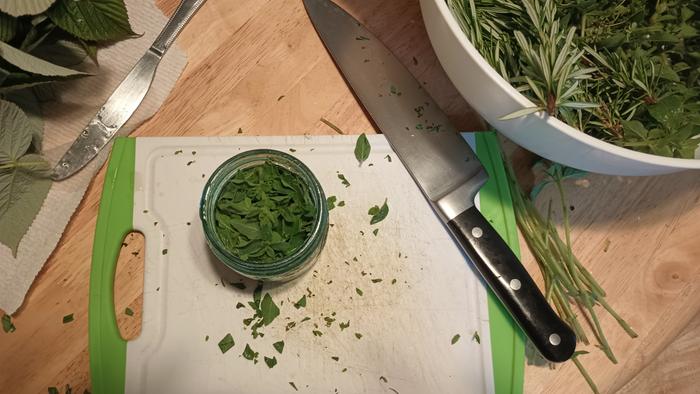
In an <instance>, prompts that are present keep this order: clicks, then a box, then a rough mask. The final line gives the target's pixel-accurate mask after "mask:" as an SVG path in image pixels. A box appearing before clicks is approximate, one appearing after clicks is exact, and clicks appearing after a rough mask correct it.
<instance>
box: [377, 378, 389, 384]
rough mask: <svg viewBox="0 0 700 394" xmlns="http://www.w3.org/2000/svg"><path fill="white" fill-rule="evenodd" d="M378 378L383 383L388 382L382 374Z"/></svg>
mask: <svg viewBox="0 0 700 394" xmlns="http://www.w3.org/2000/svg"><path fill="white" fill-rule="evenodd" d="M379 380H381V381H382V382H384V383H388V382H389V381H388V380H387V379H386V378H385V377H384V376H380V377H379Z"/></svg>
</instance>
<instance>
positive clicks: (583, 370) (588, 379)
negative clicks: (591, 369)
mask: <svg viewBox="0 0 700 394" xmlns="http://www.w3.org/2000/svg"><path fill="white" fill-rule="evenodd" d="M571 361H573V362H574V364H575V365H576V368H578V371H579V372H580V373H581V375H583V378H584V379H586V383H588V386H589V387H590V388H591V391H593V393H595V394H599V393H600V391H598V386H596V384H595V382H594V381H593V379H591V375H589V374H588V371H586V368H584V366H583V364H581V362H580V361H579V360H578V355H574V356H573V357H571Z"/></svg>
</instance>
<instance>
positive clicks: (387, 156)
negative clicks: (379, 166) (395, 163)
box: [384, 155, 391, 163]
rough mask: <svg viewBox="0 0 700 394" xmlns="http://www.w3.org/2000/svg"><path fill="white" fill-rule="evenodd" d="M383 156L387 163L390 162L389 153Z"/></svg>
mask: <svg viewBox="0 0 700 394" xmlns="http://www.w3.org/2000/svg"><path fill="white" fill-rule="evenodd" d="M384 158H385V159H386V160H387V161H388V162H389V163H391V156H390V155H386V156H384Z"/></svg>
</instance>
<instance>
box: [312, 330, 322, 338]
mask: <svg viewBox="0 0 700 394" xmlns="http://www.w3.org/2000/svg"><path fill="white" fill-rule="evenodd" d="M312 332H313V334H314V336H317V337H320V336H321V335H323V333H322V332H321V331H318V330H313V331H312Z"/></svg>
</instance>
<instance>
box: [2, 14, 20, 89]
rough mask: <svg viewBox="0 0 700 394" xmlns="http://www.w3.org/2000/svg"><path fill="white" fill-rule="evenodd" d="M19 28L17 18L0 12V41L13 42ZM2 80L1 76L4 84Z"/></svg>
mask: <svg viewBox="0 0 700 394" xmlns="http://www.w3.org/2000/svg"><path fill="white" fill-rule="evenodd" d="M0 9H2V6H0ZM17 26H18V23H17V18H15V17H12V16H10V15H7V14H6V13H4V12H0V41H2V42H10V41H12V39H13V38H15V35H16V34H17ZM1 79H4V78H3V77H2V76H0V84H1V83H2V81H1Z"/></svg>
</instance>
